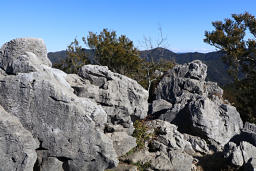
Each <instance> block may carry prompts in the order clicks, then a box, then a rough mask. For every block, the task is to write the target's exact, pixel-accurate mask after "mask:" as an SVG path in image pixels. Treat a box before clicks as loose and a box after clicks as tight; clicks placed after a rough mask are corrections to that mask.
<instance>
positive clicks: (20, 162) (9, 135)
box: [0, 106, 39, 171]
mask: <svg viewBox="0 0 256 171" xmlns="http://www.w3.org/2000/svg"><path fill="white" fill-rule="evenodd" d="M38 146H39V144H38V142H36V140H35V139H34V138H33V136H32V134H31V133H30V132H29V131H28V130H26V129H25V128H24V127H23V126H22V125H21V123H20V121H19V119H18V118H17V117H15V116H13V115H11V114H10V113H7V112H6V111H5V110H4V109H3V108H2V106H0V154H1V155H0V170H3V171H13V170H18V171H32V170H33V167H34V164H35V162H36V158H37V154H36V149H37V148H38Z"/></svg>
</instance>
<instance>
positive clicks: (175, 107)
mask: <svg viewBox="0 0 256 171" xmlns="http://www.w3.org/2000/svg"><path fill="white" fill-rule="evenodd" d="M206 72H207V66H206V65H205V64H203V63H202V62H201V61H199V60H196V61H192V62H190V63H188V64H184V65H176V66H175V67H174V68H173V69H172V70H170V71H169V72H168V74H167V75H166V76H165V77H164V78H163V79H162V80H161V81H160V83H159V85H158V87H157V89H156V98H157V100H159V99H164V100H166V101H168V102H170V103H172V107H171V108H169V109H168V110H166V112H165V113H163V114H161V115H160V116H159V118H160V119H162V120H166V121H169V122H171V123H174V124H176V125H178V129H179V130H180V131H182V132H185V133H189V134H194V135H198V136H200V137H202V138H204V139H210V140H211V141H214V142H216V143H217V144H219V145H220V146H222V147H223V146H224V145H225V144H226V143H228V142H229V140H230V139H231V138H232V137H234V136H235V135H237V134H239V133H240V129H242V127H243V123H242V120H241V118H240V115H239V113H238V112H237V110H236V108H235V107H233V106H231V105H230V104H229V103H228V102H227V101H224V100H223V98H222V94H223V90H222V89H221V88H220V87H218V86H217V84H216V83H213V82H206V81H204V80H205V78H206V75H207V74H206Z"/></svg>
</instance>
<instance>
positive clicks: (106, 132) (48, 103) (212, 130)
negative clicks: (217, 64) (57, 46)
mask: <svg viewBox="0 0 256 171" xmlns="http://www.w3.org/2000/svg"><path fill="white" fill-rule="evenodd" d="M46 54H47V51H46V47H45V45H44V43H43V41H42V40H41V39H30V38H23V39H14V40H12V41H10V42H8V43H6V44H4V45H3V46H2V48H1V49H0V114H1V117H0V152H1V156H0V170H5V171H12V170H18V171H32V170H42V171H44V170H47V171H69V170H75V171H84V170H99V171H102V170H105V169H107V168H113V167H116V166H117V165H118V159H121V160H122V161H126V160H129V161H130V162H131V164H126V163H121V164H120V165H119V166H118V167H117V168H116V170H122V169H123V170H125V169H131V170H136V166H134V165H133V163H137V166H138V164H145V165H149V168H148V169H149V170H150V169H151V170H184V171H187V170H189V171H190V170H193V169H194V170H196V169H197V167H198V166H200V162H202V159H203V158H204V157H205V156H211V155H213V154H215V153H220V154H221V155H220V157H221V158H222V160H223V157H225V159H226V160H227V161H228V162H229V163H230V164H231V165H234V166H237V167H241V166H243V167H244V168H246V169H247V170H252V169H255V168H256V166H255V163H256V158H255V157H254V154H255V153H256V147H255V145H256V138H255V137H256V136H255V135H256V134H255V133H254V132H253V131H251V130H249V131H247V130H246V129H243V130H242V131H241V129H242V127H243V123H242V121H241V118H240V116H239V113H238V112H237V111H236V109H235V108H234V107H233V106H231V105H230V104H229V102H228V101H225V100H223V98H222V93H223V90H222V89H221V88H220V87H218V85H217V84H216V83H213V82H206V81H205V78H206V76H207V74H206V72H207V66H206V65H205V64H203V63H202V62H201V61H193V62H191V63H188V64H185V65H177V66H176V67H175V68H174V69H172V70H170V71H169V72H168V74H166V75H165V76H164V77H163V79H162V80H161V81H160V83H159V85H158V87H157V89H156V93H155V95H156V100H155V101H153V103H152V104H150V105H149V104H148V102H147V100H148V92H147V91H146V90H145V89H143V88H142V87H141V86H140V85H139V84H138V83H137V82H136V81H134V80H132V79H130V78H128V77H126V76H123V75H120V74H117V73H113V72H111V71H110V70H109V69H108V68H107V67H105V66H97V65H85V66H83V67H82V68H81V69H80V70H79V73H78V75H76V74H66V73H64V72H62V71H60V70H58V69H53V68H51V63H50V61H49V60H48V58H47V56H46ZM148 109H149V111H148ZM147 114H150V116H151V117H148V118H147V120H144V121H143V123H144V124H145V125H144V126H145V128H143V129H146V132H144V133H145V134H147V135H150V138H149V139H148V140H146V142H145V148H144V149H141V150H139V151H133V153H129V155H127V154H126V153H127V152H129V151H130V150H131V149H133V148H134V147H135V146H136V145H137V144H136V137H133V136H132V133H133V131H134V124H133V123H134V121H135V120H138V119H145V118H146V116H147ZM136 123H137V122H136ZM246 126H248V124H246ZM248 128H251V126H250V127H248ZM252 128H253V130H256V127H252ZM137 129H138V128H137ZM144 131H145V130H144ZM142 134H143V132H142ZM223 148H224V151H223ZM130 152H131V151H130ZM118 157H119V158H118Z"/></svg>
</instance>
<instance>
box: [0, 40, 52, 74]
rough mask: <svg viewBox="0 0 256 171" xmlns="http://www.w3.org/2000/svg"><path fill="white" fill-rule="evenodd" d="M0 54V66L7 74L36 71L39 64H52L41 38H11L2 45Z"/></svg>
mask: <svg viewBox="0 0 256 171" xmlns="http://www.w3.org/2000/svg"><path fill="white" fill-rule="evenodd" d="M0 56H1V58H0V68H2V69H3V70H5V71H6V73H8V74H17V73H28V72H32V71H38V70H39V67H40V65H41V64H44V65H47V66H49V67H51V66H52V63H51V61H50V60H49V59H48V58H47V50H46V46H45V44H44V41H43V40H42V39H32V38H21V39H14V40H11V41H10V42H7V43H5V44H4V45H3V46H2V48H1V50H0Z"/></svg>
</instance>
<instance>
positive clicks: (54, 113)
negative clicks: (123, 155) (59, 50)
mask: <svg viewBox="0 0 256 171" xmlns="http://www.w3.org/2000/svg"><path fill="white" fill-rule="evenodd" d="M0 51H1V53H0V61H1V62H0V67H1V69H2V70H3V71H5V73H7V74H11V75H7V74H1V75H0V105H1V106H2V107H3V108H4V109H5V110H6V111H7V112H8V113H10V114H11V115H14V116H16V117H17V118H19V120H20V122H21V124H22V125H23V127H24V128H25V129H27V130H28V131H30V132H31V133H32V135H33V137H34V139H35V140H36V141H38V142H39V144H40V146H39V148H38V149H37V153H38V154H42V153H43V155H38V157H40V156H43V157H42V158H41V159H40V158H38V162H40V161H41V162H44V161H45V162H47V163H39V164H38V166H39V167H43V166H47V165H48V163H49V162H50V163H52V162H54V163H55V164H56V168H60V167H59V166H58V165H59V164H61V163H63V167H64V166H65V167H68V168H69V169H70V170H81V171H82V170H104V169H106V168H111V167H114V166H116V165H117V163H118V160H117V155H116V152H115V150H114V148H113V142H112V140H111V139H110V138H109V137H108V136H106V135H105V134H104V132H103V129H102V128H103V127H104V124H105V123H106V122H107V114H106V112H105V111H104V110H103V109H102V107H101V106H99V105H97V104H96V103H95V102H93V101H91V100H90V99H88V98H83V97H77V96H76V95H75V94H74V93H73V91H74V90H73V89H72V88H71V86H70V85H69V83H68V82H67V81H66V76H67V74H66V73H64V72H62V71H60V70H57V69H53V68H51V67H50V66H51V64H50V62H49V60H48V58H47V56H46V47H45V45H44V43H43V41H42V40H40V39H39V40H38V39H29V38H26V39H15V40H12V41H10V42H8V43H6V44H5V45H4V46H3V47H2V48H1V50H0ZM17 59H18V60H17ZM23 59H24V60H23ZM32 71H33V72H32ZM14 74H16V75H14ZM30 143H31V144H32V142H30ZM31 148H32V147H31ZM1 155H4V153H3V154H1ZM49 157H50V158H49ZM1 162H3V161H1ZM33 162H34V160H33V161H32V160H31V163H30V164H31V165H33V164H34V163H33ZM47 168H49V166H47ZM47 168H41V169H42V170H47ZM61 168H62V167H61ZM7 170H8V169H7ZM11 170H12V169H11ZM18 170H23V169H22V168H19V169H18Z"/></svg>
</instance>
